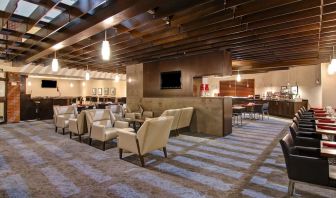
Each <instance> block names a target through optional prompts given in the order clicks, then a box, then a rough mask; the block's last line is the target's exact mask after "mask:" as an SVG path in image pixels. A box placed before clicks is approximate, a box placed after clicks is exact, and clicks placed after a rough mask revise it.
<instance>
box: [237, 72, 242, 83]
mask: <svg viewBox="0 0 336 198" xmlns="http://www.w3.org/2000/svg"><path fill="white" fill-rule="evenodd" d="M236 80H237V82H240V81H241V76H240V73H239V70H238V75H237V79H236Z"/></svg>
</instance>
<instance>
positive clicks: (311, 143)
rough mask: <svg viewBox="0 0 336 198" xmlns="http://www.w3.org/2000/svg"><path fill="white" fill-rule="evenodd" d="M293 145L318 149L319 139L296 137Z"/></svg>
mask: <svg viewBox="0 0 336 198" xmlns="http://www.w3.org/2000/svg"><path fill="white" fill-rule="evenodd" d="M295 145H297V146H304V147H314V148H320V146H321V145H320V140H319V139H315V138H309V137H300V136H296V138H295Z"/></svg>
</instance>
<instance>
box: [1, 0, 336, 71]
mask: <svg viewBox="0 0 336 198" xmlns="http://www.w3.org/2000/svg"><path fill="white" fill-rule="evenodd" d="M112 16H113V18H114V19H115V21H114V22H113V25H108V26H107V27H108V28H107V32H106V35H107V39H108V40H109V41H110V45H111V60H110V61H108V62H105V61H102V59H101V51H100V49H101V43H102V41H103V40H104V37H105V32H104V29H103V28H102V27H101V26H99V27H97V26H95V25H97V24H100V22H102V21H104V20H105V22H106V23H108V22H109V21H110V18H109V17H112ZM0 19H1V20H0V22H1V24H2V27H1V31H0V50H1V53H0V58H1V59H5V60H8V61H16V62H19V61H24V62H34V63H38V64H40V63H41V64H50V61H51V58H52V57H53V53H54V51H55V49H56V48H57V50H58V52H57V54H58V58H59V59H60V62H61V65H62V66H63V67H69V68H84V67H85V66H86V65H87V64H89V65H90V68H92V69H95V70H98V71H108V72H111V71H113V70H116V69H118V70H119V71H123V70H124V66H125V65H126V64H131V63H140V62H150V61H157V60H163V59H171V58H176V57H181V56H188V55H193V54H200V53H207V52H211V51H218V50H229V51H231V53H232V57H233V60H234V69H237V68H240V69H241V70H246V71H251V70H255V71H256V70H258V71H264V70H274V69H278V68H282V69H283V68H284V67H288V66H291V65H311V64H318V63H320V62H325V61H328V59H329V58H330V56H331V55H332V47H333V46H334V45H335V44H336V31H334V30H335V28H336V0H323V1H321V0H205V1H204V0H199V1H195V0H183V1H181V0H162V1H155V0H140V1H134V0H123V1H105V0H1V1H0ZM116 21H117V22H116ZM102 26H104V24H102ZM110 26H111V27H110ZM104 27H105V26H104ZM90 28H91V29H90ZM55 46H56V47H55ZM235 63H236V64H235Z"/></svg>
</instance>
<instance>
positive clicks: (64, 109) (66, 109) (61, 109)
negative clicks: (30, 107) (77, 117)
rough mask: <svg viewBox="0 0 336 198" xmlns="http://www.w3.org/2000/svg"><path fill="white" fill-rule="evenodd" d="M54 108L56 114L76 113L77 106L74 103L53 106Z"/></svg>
mask: <svg viewBox="0 0 336 198" xmlns="http://www.w3.org/2000/svg"><path fill="white" fill-rule="evenodd" d="M53 109H54V114H55V115H64V114H76V107H75V106H73V105H68V106H53Z"/></svg>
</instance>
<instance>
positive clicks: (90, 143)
mask: <svg viewBox="0 0 336 198" xmlns="http://www.w3.org/2000/svg"><path fill="white" fill-rule="evenodd" d="M89 145H90V146H91V145H92V138H89Z"/></svg>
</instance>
